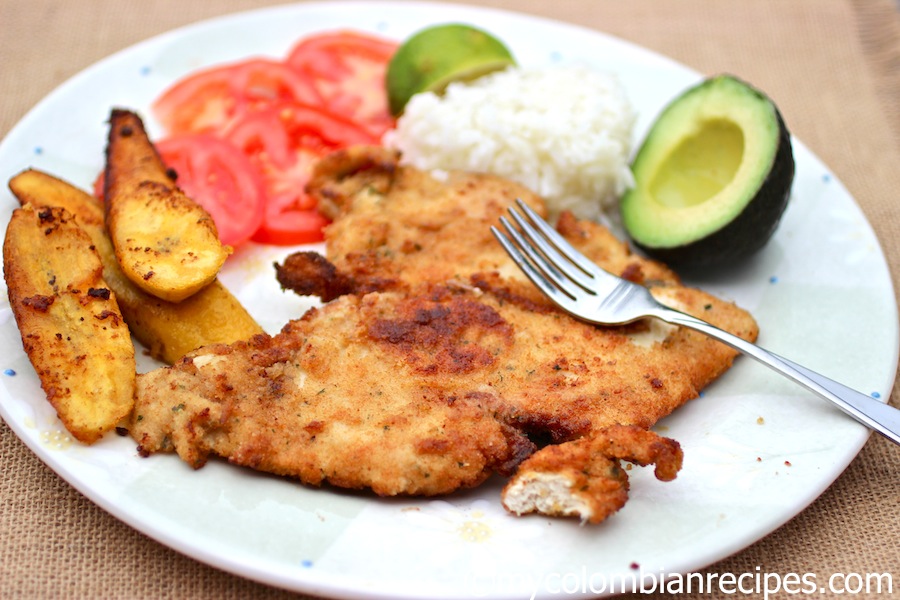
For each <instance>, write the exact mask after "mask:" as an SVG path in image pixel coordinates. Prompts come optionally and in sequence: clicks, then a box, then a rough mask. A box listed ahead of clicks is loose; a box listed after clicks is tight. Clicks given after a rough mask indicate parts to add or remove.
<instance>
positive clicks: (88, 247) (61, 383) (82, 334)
mask: <svg viewBox="0 0 900 600" xmlns="http://www.w3.org/2000/svg"><path fill="white" fill-rule="evenodd" d="M102 273H103V267H102V265H101V264H100V259H99V258H98V256H97V253H96V252H95V251H94V248H93V244H92V242H91V239H90V237H89V236H88V235H87V234H86V233H85V232H84V231H83V230H82V229H81V228H80V227H79V226H78V225H77V224H76V223H75V220H74V218H73V217H72V215H71V214H70V213H69V212H68V211H66V210H65V209H63V208H49V207H34V206H32V205H26V206H24V207H22V208H17V209H16V210H15V211H14V212H13V215H12V218H11V219H10V222H9V225H8V227H7V230H6V238H5V240H4V243H3V275H4V277H5V279H6V284H7V287H8V288H9V303H10V306H11V307H12V311H13V314H14V315H15V318H16V322H17V324H18V326H19V331H20V332H21V334H22V343H23V345H24V347H25V352H26V353H27V354H28V358H29V360H30V361H31V364H32V365H34V368H35V371H37V374H38V377H39V378H40V380H41V387H43V388H44V392H46V394H47V400H49V402H50V404H51V405H52V406H53V408H55V409H56V412H57V414H58V415H59V418H60V419H61V420H62V422H63V424H64V425H65V427H66V429H68V430H69V432H70V433H71V434H72V435H73V436H74V437H75V438H76V439H78V440H79V441H82V442H84V443H87V444H91V443H93V442H95V441H97V440H98V439H100V437H101V436H102V435H103V434H104V433H106V432H107V431H109V430H111V429H113V428H114V427H115V426H116V425H117V424H118V423H119V421H121V420H122V419H124V418H125V417H126V416H127V415H128V414H129V413H130V412H131V409H132V407H133V405H134V386H135V376H136V375H135V360H134V345H133V344H132V342H131V336H130V334H129V330H128V326H127V325H126V324H125V320H124V319H123V318H122V315H121V313H120V312H119V306H118V304H117V302H116V296H115V294H114V293H113V292H112V291H111V290H110V289H109V287H108V286H107V284H106V282H105V281H104V279H103V276H102Z"/></svg>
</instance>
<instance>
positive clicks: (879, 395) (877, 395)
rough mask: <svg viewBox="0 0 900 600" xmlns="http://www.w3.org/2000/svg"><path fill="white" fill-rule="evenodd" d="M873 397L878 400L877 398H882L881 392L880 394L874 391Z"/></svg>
mask: <svg viewBox="0 0 900 600" xmlns="http://www.w3.org/2000/svg"><path fill="white" fill-rule="evenodd" d="M872 397H873V398H875V399H876V400H877V399H879V398H881V394H879V393H878V392H872Z"/></svg>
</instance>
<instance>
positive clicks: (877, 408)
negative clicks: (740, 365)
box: [655, 307, 900, 444]
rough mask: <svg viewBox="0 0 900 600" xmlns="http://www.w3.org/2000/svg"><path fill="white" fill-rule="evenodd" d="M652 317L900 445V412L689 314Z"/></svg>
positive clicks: (665, 312) (668, 312)
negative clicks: (747, 361) (700, 336)
mask: <svg viewBox="0 0 900 600" xmlns="http://www.w3.org/2000/svg"><path fill="white" fill-rule="evenodd" d="M655 316H657V317H658V318H660V319H662V320H663V321H666V322H667V323H671V324H673V325H683V326H684V327H689V328H691V329H694V330H696V331H699V332H701V333H705V334H706V335H708V336H710V337H713V338H715V339H717V340H719V341H720V342H723V343H725V344H727V345H729V346H731V347H732V348H734V349H735V350H739V351H740V352H742V353H744V354H746V355H748V356H750V357H752V358H755V359H756V360H758V361H759V362H761V363H763V364H764V365H766V366H767V367H769V368H771V369H773V370H775V371H777V372H779V373H781V374H782V375H784V376H785V377H787V378H788V379H792V380H793V381H795V382H797V383H799V384H800V385H802V386H804V387H805V388H807V389H809V390H810V391H812V392H815V393H816V394H818V395H819V396H821V397H823V398H825V399H826V400H829V401H831V402H832V403H833V404H835V405H836V406H837V407H838V408H840V409H841V410H843V411H844V412H845V413H847V414H848V415H850V416H851V417H853V418H854V419H856V420H857V421H859V422H860V423H863V424H864V425H866V426H868V427H869V428H871V429H873V430H875V431H877V432H878V433H880V434H881V435H883V436H884V437H886V438H888V439H889V440H891V441H892V442H894V443H895V444H900V410H897V409H896V408H894V407H892V406H889V405H887V404H885V403H883V402H879V401H878V400H876V399H875V398H872V397H871V396H867V395H866V394H863V393H860V392H858V391H856V390H854V389H852V388H849V387H847V386H845V385H843V384H841V383H838V382H837V381H834V380H832V379H829V378H827V377H825V376H824V375H820V374H819V373H816V372H815V371H812V370H810V369H807V368H806V367H803V366H801V365H798V364H797V363H795V362H792V361H790V360H788V359H786V358H782V357H780V356H778V355H777V354H773V353H771V352H769V351H768V350H765V349H763V348H761V347H760V346H757V345H756V344H752V343H750V342H748V341H746V340H744V339H742V338H739V337H738V336H736V335H733V334H731V333H728V332H727V331H723V330H722V329H719V328H718V327H716V326H714V325H711V324H709V323H707V322H706V321H703V320H701V319H698V318H696V317H694V316H692V315H688V314H686V313H683V312H680V311H677V310H675V309H671V308H668V307H666V308H665V309H664V310H661V311H659V312H657V313H655Z"/></svg>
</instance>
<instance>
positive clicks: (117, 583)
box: [0, 0, 900, 599]
mask: <svg viewBox="0 0 900 600" xmlns="http://www.w3.org/2000/svg"><path fill="white" fill-rule="evenodd" d="M276 3H277V2H258V1H250V0H205V1H204V2H202V3H201V2H182V1H179V0H158V1H155V2H152V3H150V2H142V1H138V0H115V1H114V0H91V1H88V0H56V1H53V0H31V1H30V2H27V3H25V2H20V1H19V0H0V25H2V26H0V57H2V58H0V136H2V135H5V133H6V132H7V131H9V129H10V128H11V127H12V126H13V125H14V124H15V123H16V122H17V121H18V120H19V119H20V118H22V116H23V115H24V114H25V113H26V112H27V111H28V110H29V109H30V107H32V106H33V105H34V104H35V103H37V102H38V101H39V100H40V99H41V98H42V97H43V96H45V95H46V94H47V93H49V92H50V91H51V90H52V89H53V88H54V87H56V86H57V85H59V84H60V83H62V82H63V81H64V80H66V79H67V78H68V77H70V76H72V75H74V74H75V73H77V72H78V71H80V70H81V69H83V68H85V67H87V66H88V65H90V64H92V63H93V62H95V61H97V60H99V59H101V58H103V57H105V56H107V55H109V54H111V53H112V52H115V51H117V50H119V49H122V48H125V47H127V46H129V45H131V44H133V43H135V42H138V41H140V40H143V39H146V38H148V37H150V36H152V35H155V34H157V33H161V32H164V31H167V30H170V29H172V28H174V27H177V26H180V25H184V24H188V23H192V22H195V21H197V20H200V19H203V18H206V17H210V16H216V15H221V14H226V13H230V12H234V11H237V10H246V9H251V8H257V7H260V6H263V5H267V4H276ZM472 3H473V4H481V5H486V6H493V7H498V8H508V9H512V10H518V11H521V12H526V13H532V14H535V15H539V16H544V17H550V18H554V19H558V20H562V21H568V22H572V23H576V24H579V25H583V26H586V27H591V28H594V29H597V30H600V31H604V32H606V33H610V34H612V35H616V36H618V37H621V38H624V39H627V40H630V41H633V42H635V43H637V44H640V45H642V46H644V47H647V48H650V49H652V50H656V51H658V52H660V53H662V54H665V55H668V56H670V57H672V58H674V59H676V60H678V61H680V62H683V63H685V64H687V65H689V66H691V67H693V68H695V69H697V70H698V71H700V72H702V73H704V74H713V73H718V72H731V73H735V74H739V75H740V76H742V77H743V78H745V79H747V80H749V81H753V82H754V84H756V85H757V86H759V87H760V88H762V89H765V90H766V91H767V92H768V93H769V94H770V95H771V96H772V97H774V98H777V99H778V104H779V107H780V109H781V111H782V113H783V115H784V117H785V120H786V121H787V122H788V123H789V125H790V127H791V130H792V132H793V133H794V135H795V136H796V137H797V138H799V139H801V140H802V141H803V142H804V143H805V144H806V145H807V146H808V147H809V148H810V149H811V150H812V151H813V152H814V153H815V154H816V155H818V156H819V157H820V158H821V159H822V160H823V161H824V162H825V163H826V164H827V165H828V166H829V167H830V168H831V169H832V170H833V171H834V172H835V174H836V175H837V176H838V177H839V178H840V179H841V180H842V181H843V182H844V184H845V185H846V186H847V188H848V189H849V191H850V192H851V194H853V196H854V197H855V198H856V199H857V201H858V202H859V204H860V206H861V207H862V209H863V211H864V212H865V214H866V215H867V217H868V218H869V220H870V221H871V223H872V225H873V227H874V229H875V231H876V234H877V235H878V237H879V240H880V241H881V243H882V246H883V248H884V252H885V254H886V256H887V258H888V261H889V264H890V268H891V275H892V277H893V278H894V280H895V281H897V280H898V277H900V213H898V210H897V208H896V206H897V203H896V201H895V198H896V196H897V193H898V190H900V170H898V168H897V165H898V164H900V135H898V133H900V104H898V102H897V99H898V98H900V18H898V14H897V10H896V6H895V4H894V3H893V2H892V0H872V1H870V0H857V1H852V0H797V1H791V2H786V1H782V0H732V1H730V2H716V1H714V0H684V1H680V0H666V1H657V0H639V1H633V2H617V1H615V0H602V1H601V0H554V1H552V2H545V1H539V0H530V1H529V0H523V1H513V0H504V1H500V0H494V1H485V2H472ZM9 175H11V174H8V173H7V174H0V177H8V176H9ZM891 401H892V403H893V404H894V405H898V397H897V394H896V393H895V394H894V395H893V396H892V399H891ZM0 469H2V473H3V477H2V479H0V598H215V599H246V598H273V599H274V598H289V597H290V598H297V597H298V596H296V595H293V594H289V593H287V592H283V591H281V590H276V589H273V588H270V587H267V586H264V585H260V584H257V583H254V582H251V581H248V580H245V579H242V578H239V577H236V576H233V575H230V574H227V573H224V572H222V571H219V570H216V569H214V568H211V567H208V566H206V565H203V564H201V563H199V562H196V561H194V560H192V559H190V558H186V557H184V556H182V555H180V554H179V553H177V552H175V551H173V550H170V549H169V548H167V547H165V546H163V545H160V544H158V543H157V542H155V541H153V540H150V539H148V538H146V537H145V536H143V535H142V534H140V533H138V532H136V531H135V530H133V529H131V528H129V527H127V526H125V525H124V524H122V523H120V522H119V521H118V520H116V519H115V518H113V517H112V516H110V515H108V514H107V513H106V512H104V511H103V510H101V509H100V508H98V507H96V506H94V505H93V504H92V503H91V502H89V501H87V500H86V499H85V498H84V497H83V496H82V495H81V494H79V493H78V492H77V491H76V490H74V489H73V488H71V487H70V486H68V485H67V484H66V483H65V482H64V481H62V480H61V479H60V478H59V477H57V476H56V475H55V474H54V473H53V472H52V471H51V470H50V469H48V468H47V467H46V466H45V465H44V464H43V463H42V462H41V461H40V460H38V459H37V458H36V457H35V455H34V454H32V453H31V452H30V451H29V450H28V449H27V448H26V447H25V446H24V444H22V443H21V442H20V441H19V440H18V438H17V437H16V436H15V435H14V434H13V433H12V432H11V430H10V429H9V428H8V427H7V426H6V425H5V424H0ZM898 514H900V450H898V448H896V447H895V446H893V445H892V444H890V443H888V442H886V441H885V440H884V439H882V438H880V437H878V436H873V438H872V439H871V440H870V441H869V443H868V444H867V445H866V446H865V448H864V449H863V451H862V452H861V453H860V455H859V456H858V458H857V459H856V460H854V462H853V463H852V464H851V465H850V467H849V468H848V469H847V471H846V472H845V473H844V474H843V475H842V476H841V477H840V478H839V479H838V480H837V481H836V482H835V484H834V485H833V486H831V488H830V489H828V490H827V491H826V492H825V493H824V494H823V495H822V496H821V497H820V498H819V499H817V500H816V501H815V502H814V503H813V504H812V505H811V506H810V507H809V508H807V509H806V510H805V511H803V512H802V513H801V514H800V515H799V516H797V517H796V518H795V519H793V520H792V521H790V522H789V523H787V524H786V525H784V526H783V527H781V528H780V529H778V530H777V531H775V532H774V533H772V534H771V535H769V536H768V537H766V538H764V539H763V540H761V541H759V542H757V543H755V544H753V545H752V546H750V547H749V548H747V549H745V550H743V551H741V552H739V553H738V554H736V555H734V556H732V557H729V558H727V559H725V560H723V561H721V562H719V563H717V564H715V565H712V566H710V567H709V569H708V570H709V572H711V573H724V572H731V573H753V572H755V571H757V570H761V571H764V572H773V573H780V574H782V575H784V574H787V573H815V574H816V575H817V576H818V578H819V579H820V580H824V579H827V577H829V576H830V575H831V574H833V573H854V572H855V573H868V572H879V573H881V572H890V573H893V575H894V578H895V580H896V579H897V577H900V558H898V557H900V517H898ZM423 550H425V549H423ZM894 589H895V590H898V589H900V580H897V581H895V582H894ZM424 594H425V592H424V591H423V595H424ZM827 596H828V594H823V595H821V597H827ZM682 597H685V598H712V597H716V594H685V595H683V596H682ZM775 597H793V596H791V595H785V594H782V595H780V596H779V595H776V596H775ZM884 597H888V596H884Z"/></svg>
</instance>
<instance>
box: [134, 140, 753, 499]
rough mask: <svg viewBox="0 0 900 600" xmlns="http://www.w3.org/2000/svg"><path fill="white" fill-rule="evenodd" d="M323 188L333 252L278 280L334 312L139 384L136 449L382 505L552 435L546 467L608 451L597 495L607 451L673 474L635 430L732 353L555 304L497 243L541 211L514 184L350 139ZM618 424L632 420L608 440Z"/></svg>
mask: <svg viewBox="0 0 900 600" xmlns="http://www.w3.org/2000/svg"><path fill="white" fill-rule="evenodd" d="M314 181H315V183H314V185H313V186H311V190H312V192H313V193H314V194H318V195H319V201H320V202H323V201H327V202H329V203H330V208H329V210H332V211H334V212H333V215H334V217H335V220H334V222H333V223H332V224H331V225H330V226H329V228H328V231H327V244H328V245H327V254H328V256H327V258H325V259H323V258H321V257H313V256H311V255H309V254H303V255H295V256H293V257H291V258H290V259H289V260H287V261H285V263H284V264H283V265H280V268H279V281H280V282H281V283H282V285H284V286H285V287H289V288H293V289H297V290H298V291H300V292H301V293H307V294H308V293H318V294H320V295H322V296H323V297H324V298H325V299H327V300H329V301H328V303H327V304H325V305H324V306H322V307H320V308H317V309H314V310H312V311H310V312H309V313H307V314H306V315H304V316H303V317H302V318H301V319H298V320H296V321H293V322H291V323H289V324H288V325H287V326H286V327H285V328H284V330H283V331H282V332H281V333H280V334H279V335H277V336H275V337H273V338H260V339H258V340H257V341H255V342H254V343H253V344H245V345H241V344H238V345H235V346H232V347H220V348H210V349H206V350H204V351H202V352H199V353H197V354H195V355H192V356H191V357H189V358H187V359H186V360H185V361H184V362H182V363H180V364H178V365H176V366H175V367H173V368H172V369H170V370H168V371H156V372H152V373H149V374H147V375H143V376H141V377H140V379H139V386H138V389H139V391H138V410H137V411H136V415H137V417H136V420H135V422H134V423H133V429H132V435H134V436H135V437H136V439H138V440H139V441H140V443H141V446H142V449H143V451H145V452H155V451H161V450H172V449H175V450H176V451H177V452H178V453H179V454H180V455H181V456H182V458H184V459H185V460H187V461H188V462H190V463H191V464H195V465H200V464H202V463H203V461H205V460H206V459H207V457H208V456H210V455H220V456H225V457H228V459H229V460H230V461H232V462H236V463H239V464H244V465H248V466H253V467H255V468H260V469H263V470H266V471H271V472H275V473H280V474H287V475H292V476H295V477H298V478H299V479H300V480H302V481H304V482H307V483H310V484H316V485H318V484H321V483H324V482H329V483H331V484H334V485H339V486H345V487H353V488H357V487H359V488H371V489H373V490H374V491H375V492H376V493H378V494H384V495H394V494H437V493H446V492H448V491H452V490H453V489H457V488H460V487H466V486H471V485H477V484H478V483H480V482H481V481H483V480H484V479H485V478H487V477H488V476H489V475H490V474H491V473H494V472H496V473H500V474H508V473H510V472H511V470H513V469H514V468H515V467H516V466H517V465H518V464H520V463H521V462H522V461H523V460H525V459H526V458H527V457H528V456H529V455H530V454H532V453H533V452H535V450H537V448H538V447H540V446H544V445H547V444H551V446H549V447H547V448H544V449H543V450H541V451H540V452H539V455H545V456H548V457H549V456H552V453H554V452H557V450H553V448H554V446H552V444H566V443H567V442H574V440H578V439H582V438H583V439H584V440H591V439H596V440H601V439H605V440H606V446H605V447H603V448H602V449H601V448H599V447H598V448H593V447H592V448H589V449H588V450H586V451H587V452H588V455H589V457H595V460H596V465H597V467H596V468H597V469H598V473H600V472H601V471H603V469H606V471H605V476H604V477H600V476H599V475H598V476H597V477H593V478H592V480H596V481H595V482H594V483H593V485H596V486H601V487H603V486H605V487H609V490H608V491H609V493H610V494H612V495H613V496H617V497H621V488H622V486H621V481H620V480H619V476H618V475H614V474H612V472H611V471H610V468H609V465H608V463H603V460H607V461H613V464H614V460H615V459H616V458H617V457H619V455H620V454H623V453H627V452H630V454H627V456H621V457H622V458H628V459H630V460H635V461H637V462H653V461H657V460H659V461H660V462H661V463H662V464H663V465H664V466H663V467H661V470H660V473H661V474H662V475H663V476H666V477H668V476H669V475H671V474H673V473H674V471H671V470H667V469H671V468H672V466H673V465H674V463H673V462H671V461H669V460H668V458H667V456H666V455H665V453H664V450H665V449H666V448H669V446H668V445H667V444H663V445H662V446H660V447H658V448H657V447H655V446H654V445H653V443H652V440H650V439H649V438H644V437H641V433H638V432H642V431H643V430H645V429H648V428H649V427H651V426H652V425H653V424H654V423H655V422H656V421H657V420H658V419H660V418H662V417H663V416H666V415H668V414H669V413H671V412H672V411H673V410H675V409H676V408H677V407H679V406H681V405H682V404H683V403H685V402H687V401H689V400H690V399H691V398H694V397H696V396H697V394H698V393H699V390H700V389H702V388H703V387H704V386H705V385H707V384H708V383H709V382H711V381H712V380H713V379H715V378H716V377H718V376H719V375H720V374H721V373H722V372H724V371H725V370H726V369H727V368H728V367H729V366H730V364H731V361H732V360H733V358H734V356H735V352H734V351H733V350H731V349H729V348H727V347H725V346H724V345H722V344H720V343H718V342H714V341H712V340H710V339H709V338H707V337H706V336H703V335H701V334H698V333H695V332H689V331H683V330H681V329H679V328H675V327H666V326H660V325H659V324H658V323H656V322H650V321H642V322H638V323H634V324H631V325H628V326H623V327H596V326H593V325H588V324H586V323H584V322H581V321H577V320H575V319H573V318H571V317H569V316H568V315H566V314H563V313H562V312H560V311H558V310H557V309H556V308H554V307H553V306H552V305H551V304H550V303H549V301H548V300H547V299H546V298H545V297H544V296H543V295H542V294H541V293H540V292H538V291H537V290H536V288H534V286H533V285H532V284H531V283H530V282H529V281H528V280H527V279H526V278H525V277H524V276H523V275H522V274H521V272H520V271H519V270H518V268H517V267H515V265H513V263H512V262H511V261H510V259H509V258H508V257H507V256H506V254H505V252H504V251H503V249H502V247H501V246H500V245H499V244H498V243H497V242H496V240H495V239H494V238H493V236H492V234H491V233H490V225H493V224H495V223H496V222H497V220H498V219H499V217H500V215H502V214H503V213H505V212H506V210H507V209H508V207H509V206H510V205H511V203H512V202H513V201H514V200H515V199H516V198H517V197H521V198H523V199H525V200H526V202H528V203H529V204H532V205H533V206H535V207H536V208H537V209H538V211H539V212H543V210H544V209H543V205H542V203H541V201H540V199H539V198H537V197H535V196H534V195H533V194H531V193H530V192H528V191H527V190H525V189H524V188H521V187H520V186H517V185H515V184H512V183H509V182H506V181H503V180H501V179H499V178H496V177H491V176H487V175H466V174H461V173H456V174H452V175H450V176H449V179H448V180H447V181H445V182H444V181H438V180H436V179H434V178H432V177H430V176H429V175H427V174H425V173H422V172H419V171H416V170H413V169H409V168H406V167H401V166H399V165H398V164H397V163H396V157H395V156H393V157H392V155H391V154H389V153H386V152H385V151H383V150H367V149H360V148H357V149H353V150H352V151H347V152H344V153H339V154H336V155H335V156H333V157H330V158H329V159H326V160H325V161H323V162H322V163H320V170H319V172H318V173H317V175H316V178H315V180H314ZM326 197H327V198H326ZM559 227H560V230H561V231H562V232H563V234H564V235H566V237H568V238H569V239H570V240H572V241H573V243H575V244H576V245H577V246H578V247H579V248H581V249H583V250H584V251H585V252H586V253H588V255H589V256H591V258H593V259H595V260H596V261H597V262H598V263H600V264H601V265H603V266H607V267H608V268H610V269H612V270H614V271H616V272H618V273H621V274H623V275H624V276H627V277H629V278H631V279H633V280H636V281H640V282H642V283H645V284H647V285H651V286H653V290H654V293H658V294H661V295H667V297H668V298H669V299H670V300H671V301H672V302H675V303H677V304H678V307H679V308H681V309H682V310H684V311H686V312H688V313H691V314H695V315H698V316H702V317H703V318H705V319H707V320H709V321H711V322H713V323H714V324H716V325H718V326H720V327H722V328H724V329H727V330H729V331H733V332H735V333H738V334H739V335H742V336H744V337H745V338H747V339H755V336H756V324H755V323H754V321H753V319H752V317H750V315H749V314H747V313H746V312H745V311H743V310H741V309H739V308H738V307H736V306H734V305H733V304H730V303H727V302H724V301H721V300H718V299H716V298H713V297H711V296H710V295H708V294H705V293H703V292H700V291H698V290H692V289H688V288H685V287H683V286H681V284H680V282H679V280H678V278H677V276H676V275H675V274H674V273H673V272H671V271H670V270H668V269H666V268H665V267H664V266H663V265H660V264H658V263H653V262H651V261H647V260H645V259H642V258H641V257H639V256H636V255H633V254H632V253H631V252H630V250H629V249H628V247H627V245H626V244H623V243H622V242H621V241H619V240H617V239H616V238H615V237H614V236H612V234H610V233H609V232H608V231H607V230H606V229H604V228H603V227H601V226H600V225H597V224H593V223H585V222H579V221H576V220H574V219H572V218H571V217H570V216H566V215H563V216H562V217H561V220H560V225H559ZM257 363H260V364H263V365H264V366H257ZM301 382H302V383H301ZM173 403H174V404H173ZM182 404H183V405H184V406H183V407H182V408H179V410H177V411H173V410H172V407H173V405H174V406H176V407H180V406H181V405H182ZM620 425H626V426H635V428H633V429H627V430H626V429H622V430H618V429H617V430H611V429H608V428H611V427H615V426H620ZM611 431H615V432H616V433H615V437H613V433H610V432H611ZM632 431H633V433H632V434H631V438H626V435H625V433H626V432H632ZM601 432H606V433H605V435H606V437H605V438H603V437H602V435H604V434H603V433H601ZM643 433H647V432H643ZM647 435H648V436H650V435H652V434H648V433H647ZM626 442H627V443H626ZM584 443H587V442H579V444H584ZM597 443H598V444H599V443H600V442H599V441H597ZM617 444H618V445H617ZM566 448H569V446H568V444H566V446H565V447H564V448H563V449H562V450H559V452H563V453H565V452H567V450H566ZM572 448H574V449H578V448H580V445H575V446H572ZM623 448H624V449H625V450H627V452H625V450H623V451H621V452H620V450H622V449H623ZM641 452H643V454H641ZM544 453H547V454H544ZM601 456H602V457H605V458H604V459H603V460H601V458H600V457H601ZM576 458H577V457H576ZM592 460H594V459H592ZM603 465H606V466H603ZM676 470H677V469H676ZM617 482H618V483H617ZM613 488H615V489H613ZM616 489H618V490H619V491H618V492H616V491H615V490H616ZM597 493H598V494H599V493H600V492H599V488H598V491H597ZM615 502H616V501H613V502H612V504H615ZM601 512H602V511H599V512H598V513H597V514H600V513H601Z"/></svg>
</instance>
